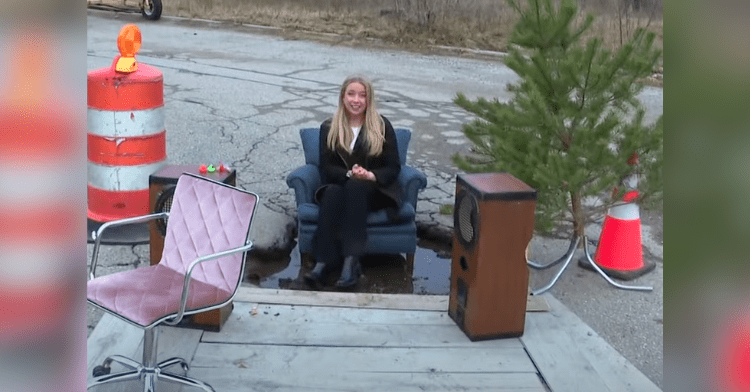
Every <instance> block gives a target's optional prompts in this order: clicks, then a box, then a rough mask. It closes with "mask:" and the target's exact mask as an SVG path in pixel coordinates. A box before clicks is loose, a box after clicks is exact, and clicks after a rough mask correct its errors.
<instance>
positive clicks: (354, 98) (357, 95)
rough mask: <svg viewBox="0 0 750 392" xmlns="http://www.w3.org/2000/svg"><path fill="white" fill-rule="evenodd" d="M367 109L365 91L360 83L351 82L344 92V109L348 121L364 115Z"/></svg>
mask: <svg viewBox="0 0 750 392" xmlns="http://www.w3.org/2000/svg"><path fill="white" fill-rule="evenodd" d="M366 108H367V90H365V86H364V85H363V84H362V83H360V82H352V83H349V85H348V86H346V90H344V109H345V110H346V115H347V117H349V118H350V119H351V118H352V117H359V116H362V115H364V113H365V109H366Z"/></svg>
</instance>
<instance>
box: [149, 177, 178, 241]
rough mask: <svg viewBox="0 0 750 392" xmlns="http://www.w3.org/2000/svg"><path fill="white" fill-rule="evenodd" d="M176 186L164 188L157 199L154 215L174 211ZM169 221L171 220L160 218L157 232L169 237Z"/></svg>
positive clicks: (157, 222) (157, 221)
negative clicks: (173, 199)
mask: <svg viewBox="0 0 750 392" xmlns="http://www.w3.org/2000/svg"><path fill="white" fill-rule="evenodd" d="M174 189H175V186H174V185H169V186H166V187H164V189H163V190H162V191H161V193H159V196H157V198H156V204H155V205H154V213H160V212H169V211H170V210H171V209H172V197H173V196H174ZM167 220H169V218H160V219H157V220H156V230H158V231H159V233H161V235H162V236H166V235H167Z"/></svg>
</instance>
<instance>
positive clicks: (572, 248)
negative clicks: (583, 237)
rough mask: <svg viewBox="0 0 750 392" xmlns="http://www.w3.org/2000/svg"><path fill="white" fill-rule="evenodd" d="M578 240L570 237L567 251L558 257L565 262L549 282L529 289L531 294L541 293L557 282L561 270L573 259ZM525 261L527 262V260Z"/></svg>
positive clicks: (575, 237) (576, 237)
mask: <svg viewBox="0 0 750 392" xmlns="http://www.w3.org/2000/svg"><path fill="white" fill-rule="evenodd" d="M579 240H580V239H579V238H578V236H574V237H573V238H572V239H571V241H570V247H568V252H567V253H566V254H565V256H563V257H561V258H560V260H565V264H563V266H562V267H561V268H560V269H559V270H558V271H557V274H555V277H554V278H552V280H551V281H550V282H549V283H547V285H545V286H544V287H541V288H538V289H536V290H532V291H531V295H539V294H542V293H544V292H545V291H547V290H549V289H551V288H552V286H554V285H555V283H557V280H558V279H560V276H562V273H563V271H565V268H568V265H569V264H570V260H573V254H575V252H576V248H577V247H578V242H579ZM560 260H558V261H555V262H553V263H551V264H550V265H552V264H557V263H558V262H559V261H560ZM527 263H528V261H527ZM548 266H549V265H548ZM545 268H546V267H545Z"/></svg>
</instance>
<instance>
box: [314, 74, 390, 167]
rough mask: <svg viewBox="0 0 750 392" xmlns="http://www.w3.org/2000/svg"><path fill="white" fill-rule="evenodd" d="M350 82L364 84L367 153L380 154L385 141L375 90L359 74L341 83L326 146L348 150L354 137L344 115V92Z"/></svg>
mask: <svg viewBox="0 0 750 392" xmlns="http://www.w3.org/2000/svg"><path fill="white" fill-rule="evenodd" d="M352 83H361V84H362V85H363V86H365V93H366V94H367V101H366V102H365V121H364V123H363V124H362V127H363V129H364V130H365V133H364V136H365V138H366V139H365V140H366V141H367V146H368V147H369V148H368V152H367V153H368V155H374V156H377V155H380V154H381V153H382V152H383V142H384V141H385V122H383V119H382V118H380V114H378V111H377V109H375V91H374V90H373V89H372V83H371V82H370V81H369V80H368V79H367V78H366V77H364V76H360V75H356V76H350V77H348V78H346V80H344V83H343V84H342V85H341V91H339V102H338V105H339V106H338V109H336V113H335V114H334V115H333V120H332V121H331V130H330V131H329V132H328V139H327V140H326V142H327V144H328V148H330V149H331V150H335V149H336V148H337V147H341V148H343V149H344V150H346V151H350V149H349V146H350V145H351V144H352V140H353V139H354V132H352V127H351V126H349V118H348V117H347V116H346V109H345V108H344V94H345V93H346V88H347V87H349V85H350V84H352Z"/></svg>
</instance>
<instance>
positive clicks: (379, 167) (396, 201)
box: [315, 116, 401, 210]
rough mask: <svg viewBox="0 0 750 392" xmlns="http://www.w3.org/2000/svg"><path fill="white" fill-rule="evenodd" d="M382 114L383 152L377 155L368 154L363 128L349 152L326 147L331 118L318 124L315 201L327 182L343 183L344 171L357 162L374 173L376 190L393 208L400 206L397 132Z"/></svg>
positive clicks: (344, 178) (346, 179) (346, 178)
mask: <svg viewBox="0 0 750 392" xmlns="http://www.w3.org/2000/svg"><path fill="white" fill-rule="evenodd" d="M381 117H382V119H383V122H384V123H385V141H384V142H383V152H382V153H381V154H380V155H378V156H370V155H368V153H367V152H368V151H367V150H368V144H367V138H366V137H365V135H366V131H365V129H364V128H362V129H361V130H360V133H359V137H358V138H357V142H356V143H355V144H354V149H353V150H352V153H351V154H350V153H349V152H347V151H346V150H344V149H343V148H340V147H339V148H337V149H336V150H335V151H332V150H331V149H329V148H328V143H327V140H328V132H329V131H330V130H331V119H328V120H326V121H324V122H323V124H321V125H320V149H321V151H320V173H321V183H322V184H323V185H321V186H320V187H319V188H318V189H317V190H316V191H315V200H316V201H317V202H320V197H321V195H322V192H323V190H324V189H325V187H326V186H327V185H328V184H339V185H343V184H344V183H345V182H346V181H348V180H349V179H350V178H349V177H347V176H346V172H347V171H349V170H351V168H352V166H354V164H355V163H356V164H359V165H360V166H362V167H364V168H365V169H367V170H369V171H371V172H373V174H375V179H376V182H377V185H378V187H377V191H378V192H379V193H381V194H382V195H383V196H385V197H387V198H388V199H390V200H391V201H393V205H392V207H395V208H396V210H398V209H400V208H401V184H399V182H398V181H396V180H397V179H398V174H399V172H400V171H401V162H400V161H399V157H398V144H397V141H396V132H395V131H394V130H393V126H392V125H391V122H390V121H388V119H387V118H385V117H383V116H381Z"/></svg>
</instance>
